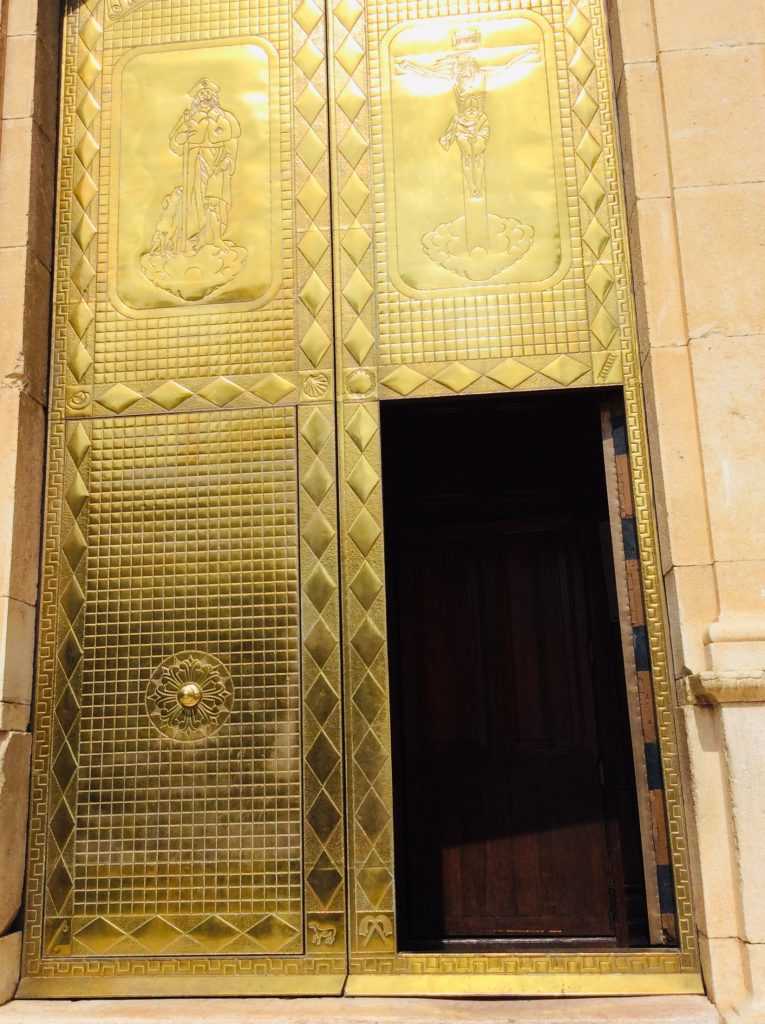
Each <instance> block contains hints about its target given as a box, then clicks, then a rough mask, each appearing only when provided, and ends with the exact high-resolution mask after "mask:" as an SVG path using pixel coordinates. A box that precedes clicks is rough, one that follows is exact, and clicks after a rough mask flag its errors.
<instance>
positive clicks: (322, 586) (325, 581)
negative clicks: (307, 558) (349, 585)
mask: <svg viewBox="0 0 765 1024" xmlns="http://www.w3.org/2000/svg"><path fill="white" fill-rule="evenodd" d="M336 589H337V588H336V586H335V581H334V580H333V579H332V577H331V576H330V575H329V573H328V572H327V570H326V569H325V568H324V566H323V565H317V566H316V568H315V569H314V570H313V572H312V573H311V575H310V576H309V577H308V579H307V580H306V582H305V592H306V595H307V596H308V599H309V601H311V602H312V603H313V605H314V607H315V608H317V609H318V610H319V611H323V610H324V607H325V606H326V604H327V601H329V599H330V597H332V595H333V594H334V592H335V590H336Z"/></svg>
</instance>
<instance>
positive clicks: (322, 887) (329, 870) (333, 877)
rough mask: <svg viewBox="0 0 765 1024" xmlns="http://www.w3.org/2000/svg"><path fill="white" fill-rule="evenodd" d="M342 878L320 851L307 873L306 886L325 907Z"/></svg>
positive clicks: (325, 855)
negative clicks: (307, 885)
mask: <svg viewBox="0 0 765 1024" xmlns="http://www.w3.org/2000/svg"><path fill="white" fill-rule="evenodd" d="M341 881H342V876H341V875H340V873H339V872H338V871H337V869H336V868H335V867H334V865H333V864H332V861H331V860H330V859H329V857H328V856H327V854H326V853H325V852H324V851H323V850H322V852H321V856H320V857H319V859H318V860H317V861H316V863H315V864H314V866H313V867H312V868H311V870H310V871H309V872H308V884H309V885H310V886H311V888H312V889H313V891H314V892H315V893H316V895H317V896H318V897H319V899H320V900H321V902H322V903H323V904H324V906H325V907H326V906H327V904H328V903H329V901H330V900H331V899H332V897H333V896H334V895H335V893H336V892H337V887H338V885H340V882H341Z"/></svg>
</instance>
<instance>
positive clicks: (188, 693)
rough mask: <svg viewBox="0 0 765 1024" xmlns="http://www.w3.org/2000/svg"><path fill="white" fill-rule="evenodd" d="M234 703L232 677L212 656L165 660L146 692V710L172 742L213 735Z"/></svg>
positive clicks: (189, 655) (196, 654) (184, 653)
mask: <svg viewBox="0 0 765 1024" xmlns="http://www.w3.org/2000/svg"><path fill="white" fill-rule="evenodd" d="M233 702H234V690H233V686H232V684H231V675H230V673H229V671H228V669H227V668H226V667H225V665H223V663H222V662H220V661H218V659H217V658H214V657H213V656H212V655H211V654H203V653H201V652H200V651H182V652H181V653H180V654H173V655H171V656H170V657H169V658H165V660H164V661H163V662H162V664H161V665H159V666H158V667H157V669H156V670H155V672H154V675H153V676H152V677H151V680H150V681H149V685H148V687H147V689H146V710H147V712H148V714H149V718H150V719H151V721H152V724H153V725H154V727H155V728H156V729H157V730H158V731H159V732H161V733H162V735H163V736H168V737H169V738H170V739H172V740H181V741H189V740H200V739H204V738H205V737H207V736H212V735H213V733H216V732H217V731H218V729H220V727H221V726H222V725H223V723H224V722H225V721H226V719H227V718H228V716H229V714H230V713H231V706H232V704H233Z"/></svg>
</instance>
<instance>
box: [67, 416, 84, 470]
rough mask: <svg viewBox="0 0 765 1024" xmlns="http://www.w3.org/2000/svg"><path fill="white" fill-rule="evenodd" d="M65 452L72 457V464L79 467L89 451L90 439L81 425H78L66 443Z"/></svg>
mask: <svg viewBox="0 0 765 1024" xmlns="http://www.w3.org/2000/svg"><path fill="white" fill-rule="evenodd" d="M66 450H67V451H68V452H69V454H70V455H71V456H72V459H73V461H74V464H75V465H76V466H79V465H80V464H81V462H82V460H83V459H84V458H85V456H86V455H87V454H88V451H89V450H90V438H89V437H88V432H87V430H85V428H84V427H83V425H82V424H81V423H78V424H77V426H76V427H75V428H74V430H73V431H72V433H71V434H70V435H69V440H68V441H67V443H66Z"/></svg>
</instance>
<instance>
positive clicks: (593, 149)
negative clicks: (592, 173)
mask: <svg viewBox="0 0 765 1024" xmlns="http://www.w3.org/2000/svg"><path fill="white" fill-rule="evenodd" d="M602 148H603V147H602V146H601V145H600V143H599V142H598V140H597V139H596V138H595V136H594V135H593V134H592V133H591V132H589V131H586V132H585V133H584V135H583V136H582V138H581V140H580V142H579V145H578V146H577V147H576V151H577V153H578V154H579V157H580V158H581V159H582V160H583V161H584V162H585V163H586V164H587V166H588V167H589V168H590V170H592V168H593V167H594V166H595V161H596V160H597V159H598V157H599V156H600V154H601V151H602Z"/></svg>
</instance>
